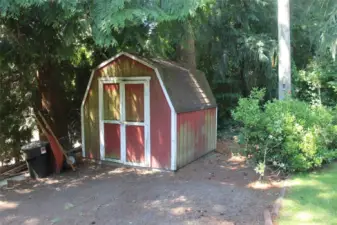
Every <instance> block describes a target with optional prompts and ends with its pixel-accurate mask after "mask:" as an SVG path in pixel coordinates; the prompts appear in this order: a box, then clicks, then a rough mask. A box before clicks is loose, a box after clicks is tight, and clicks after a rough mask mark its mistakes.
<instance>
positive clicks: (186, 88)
mask: <svg viewBox="0 0 337 225" xmlns="http://www.w3.org/2000/svg"><path fill="white" fill-rule="evenodd" d="M150 61H151V62H152V65H153V66H154V67H156V68H157V69H158V71H159V73H160V76H161V78H162V80H163V83H164V85H165V88H166V90H167V93H168V95H169V96H170V99H171V101H172V104H173V107H174V109H175V111H176V112H177V113H181V112H189V111H196V110H201V109H207V108H214V107H216V101H215V98H214V95H213V93H212V90H211V88H210V86H209V83H208V81H207V79H206V76H205V74H204V73H202V72H201V71H196V72H194V73H192V72H191V71H189V70H188V69H185V68H183V67H181V66H179V65H177V64H175V63H172V62H168V61H164V60H159V59H152V60H150Z"/></svg>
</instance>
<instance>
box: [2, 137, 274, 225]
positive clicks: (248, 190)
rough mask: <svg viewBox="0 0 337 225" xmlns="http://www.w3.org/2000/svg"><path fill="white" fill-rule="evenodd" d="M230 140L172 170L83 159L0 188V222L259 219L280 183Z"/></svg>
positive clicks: (223, 224)
mask: <svg viewBox="0 0 337 225" xmlns="http://www.w3.org/2000/svg"><path fill="white" fill-rule="evenodd" d="M230 148H231V144H228V142H219V143H218V149H217V150H218V152H214V153H210V154H208V155H206V156H205V157H203V158H201V159H199V160H197V161H195V162H193V163H191V164H189V165H187V166H186V167H184V168H182V169H180V170H179V171H178V172H176V173H171V172H163V171H153V170H147V169H135V168H127V167H122V166H111V165H104V166H98V165H94V164H89V163H86V164H83V165H81V167H80V168H79V170H78V171H77V172H72V171H69V172H65V173H63V174H60V175H55V176H52V177H49V178H45V179H40V180H38V181H32V180H29V181H25V182H21V183H18V184H15V185H14V186H13V187H12V188H5V189H3V190H1V192H0V224H1V225H2V224H6V225H7V224H8V225H14V224H23V225H37V224H41V225H49V224H64V225H75V224H78V225H86V224H88V225H91V224H97V225H103V224H112V225H114V224H121V225H124V224H125V225H130V224H133V225H135V224H142V225H143V224H146V225H152V224H153V225H158V224H163V225H166V224H177V225H179V224H181V225H185V224H186V225H187V224H209V225H234V224H235V225H239V224H249V225H255V224H264V219H263V210H264V209H265V208H266V207H269V206H270V205H271V204H272V202H273V201H274V200H275V199H276V198H277V195H278V193H279V186H278V183H277V182H263V183H260V182H257V179H258V176H257V175H256V174H255V172H254V171H253V170H252V169H251V168H249V167H247V166H246V164H245V160H244V158H242V157H239V156H232V155H231V154H230V153H229V152H230Z"/></svg>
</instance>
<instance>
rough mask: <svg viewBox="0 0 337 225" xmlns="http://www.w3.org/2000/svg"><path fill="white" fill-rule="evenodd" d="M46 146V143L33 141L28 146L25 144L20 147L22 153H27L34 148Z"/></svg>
mask: <svg viewBox="0 0 337 225" xmlns="http://www.w3.org/2000/svg"><path fill="white" fill-rule="evenodd" d="M47 144H48V142H47V141H33V142H31V143H29V144H26V145H24V146H22V147H21V150H22V151H27V150H31V149H35V148H40V147H43V146H46V145H47Z"/></svg>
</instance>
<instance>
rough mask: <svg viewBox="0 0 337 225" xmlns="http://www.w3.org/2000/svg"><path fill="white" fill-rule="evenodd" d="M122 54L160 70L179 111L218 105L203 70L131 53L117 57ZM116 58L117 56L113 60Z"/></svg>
mask: <svg viewBox="0 0 337 225" xmlns="http://www.w3.org/2000/svg"><path fill="white" fill-rule="evenodd" d="M122 55H124V56H127V57H129V58H132V59H136V60H138V61H139V62H140V63H142V61H143V63H146V64H149V65H150V66H151V67H153V68H156V69H157V70H158V72H159V76H160V77H161V79H162V81H163V84H164V86H165V89H166V90H167V94H168V96H169V98H170V100H171V102H172V105H173V108H174V110H175V111H176V112H177V113H182V112H191V111H197V110H202V109H208V108H214V107H216V106H217V105H216V100H215V97H214V95H213V93H212V90H211V88H210V86H209V83H208V81H207V79H206V76H205V74H204V73H203V72H201V71H196V72H193V73H192V72H191V71H190V70H188V69H186V68H184V67H182V66H180V65H178V64H177V63H175V62H170V61H166V60H162V59H149V58H144V57H139V56H136V55H133V54H129V53H121V54H119V55H118V56H117V58H118V57H120V56H122ZM115 59H116V57H114V58H112V59H111V60H115ZM111 60H108V61H106V62H104V63H102V64H101V65H100V66H98V68H97V69H99V68H102V67H104V66H105V65H107V63H108V62H110V61H111Z"/></svg>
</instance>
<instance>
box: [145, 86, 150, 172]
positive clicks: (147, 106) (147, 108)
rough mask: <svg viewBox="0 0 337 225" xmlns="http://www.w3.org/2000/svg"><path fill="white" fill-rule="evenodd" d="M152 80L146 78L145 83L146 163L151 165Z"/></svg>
mask: <svg viewBox="0 0 337 225" xmlns="http://www.w3.org/2000/svg"><path fill="white" fill-rule="evenodd" d="M150 97H151V95H150V80H146V81H145V83H144V106H145V107H144V108H145V109H144V111H145V112H144V114H145V127H144V138H145V164H146V166H148V167H151V131H150V129H151V115H150V114H151V107H150V101H151V100H150Z"/></svg>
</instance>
